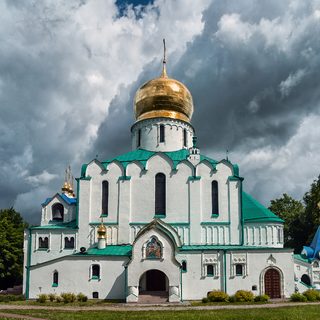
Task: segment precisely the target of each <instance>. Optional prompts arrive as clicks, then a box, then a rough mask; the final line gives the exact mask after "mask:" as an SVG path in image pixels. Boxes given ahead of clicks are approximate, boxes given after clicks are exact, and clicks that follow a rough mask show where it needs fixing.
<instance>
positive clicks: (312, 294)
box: [303, 289, 320, 301]
mask: <svg viewBox="0 0 320 320" xmlns="http://www.w3.org/2000/svg"><path fill="white" fill-rule="evenodd" d="M303 295H304V296H305V297H307V299H308V301H316V300H320V293H319V291H317V290H314V289H309V290H307V291H305V292H304V293H303Z"/></svg>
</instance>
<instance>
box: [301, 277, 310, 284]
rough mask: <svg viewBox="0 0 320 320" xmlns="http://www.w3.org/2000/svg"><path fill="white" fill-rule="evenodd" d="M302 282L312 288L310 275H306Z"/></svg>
mask: <svg viewBox="0 0 320 320" xmlns="http://www.w3.org/2000/svg"><path fill="white" fill-rule="evenodd" d="M301 281H302V282H303V283H304V284H306V285H307V286H311V281H310V278H309V276H308V275H306V274H304V275H303V276H302V277H301Z"/></svg>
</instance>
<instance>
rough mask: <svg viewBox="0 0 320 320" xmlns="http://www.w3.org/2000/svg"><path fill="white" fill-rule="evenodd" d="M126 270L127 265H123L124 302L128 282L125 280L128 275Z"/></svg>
mask: <svg viewBox="0 0 320 320" xmlns="http://www.w3.org/2000/svg"><path fill="white" fill-rule="evenodd" d="M127 272H128V266H124V285H125V287H124V296H125V302H127V282H128V280H127V277H128V275H127Z"/></svg>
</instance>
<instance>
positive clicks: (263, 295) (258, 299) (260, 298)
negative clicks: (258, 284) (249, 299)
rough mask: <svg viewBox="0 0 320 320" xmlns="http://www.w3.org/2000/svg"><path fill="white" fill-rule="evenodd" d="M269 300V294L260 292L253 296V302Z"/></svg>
mask: <svg viewBox="0 0 320 320" xmlns="http://www.w3.org/2000/svg"><path fill="white" fill-rule="evenodd" d="M268 301H269V296H267V295H266V294H262V295H261V296H256V297H255V298H254V302H268Z"/></svg>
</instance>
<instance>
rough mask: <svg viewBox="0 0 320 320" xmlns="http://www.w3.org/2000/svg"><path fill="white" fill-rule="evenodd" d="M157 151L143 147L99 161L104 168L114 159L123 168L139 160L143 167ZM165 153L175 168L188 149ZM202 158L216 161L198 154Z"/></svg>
mask: <svg viewBox="0 0 320 320" xmlns="http://www.w3.org/2000/svg"><path fill="white" fill-rule="evenodd" d="M155 153H157V152H154V151H147V150H143V149H137V150H134V151H131V152H128V153H125V154H123V155H120V156H118V157H114V158H112V159H109V160H106V161H102V162H101V163H102V164H103V166H104V167H105V168H106V167H107V166H108V164H109V163H111V162H112V161H114V160H117V161H119V162H121V163H122V165H123V166H124V168H126V167H127V165H128V164H129V163H130V162H132V161H134V160H135V161H139V162H140V163H141V164H142V165H143V167H144V168H145V166H146V163H147V161H148V160H149V159H150V158H151V157H152V156H153V155H154V154H155ZM162 153H164V154H166V155H167V156H168V157H169V158H170V159H171V160H172V161H173V164H174V167H175V168H176V167H177V165H178V163H179V162H181V161H182V160H186V159H187V158H188V157H189V150H188V149H181V150H177V151H172V152H162ZM202 160H207V161H209V162H210V163H211V164H212V165H213V166H214V167H215V165H216V164H217V163H218V161H216V160H213V159H210V158H208V157H206V156H203V155H200V162H201V161H202ZM87 166H88V165H87V164H84V165H83V166H82V169H81V177H82V178H83V177H84V176H85V172H86V169H87Z"/></svg>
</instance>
